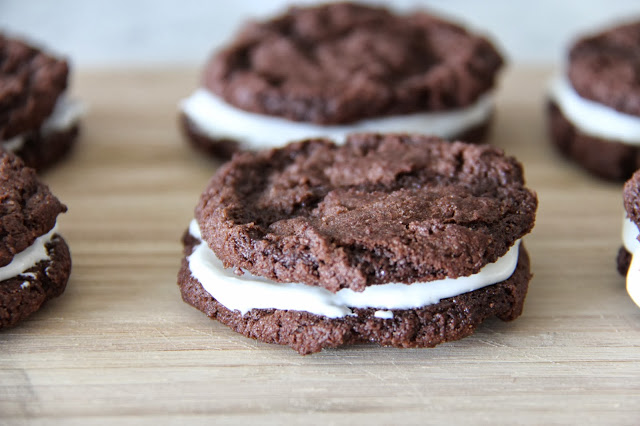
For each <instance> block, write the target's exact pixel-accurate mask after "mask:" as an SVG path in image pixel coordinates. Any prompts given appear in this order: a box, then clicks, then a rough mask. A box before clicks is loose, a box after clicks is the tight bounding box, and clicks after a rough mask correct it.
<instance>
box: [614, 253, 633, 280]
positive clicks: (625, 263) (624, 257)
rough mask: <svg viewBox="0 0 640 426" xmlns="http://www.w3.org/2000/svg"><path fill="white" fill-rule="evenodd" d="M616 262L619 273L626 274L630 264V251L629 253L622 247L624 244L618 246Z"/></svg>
mask: <svg viewBox="0 0 640 426" xmlns="http://www.w3.org/2000/svg"><path fill="white" fill-rule="evenodd" d="M616 263H617V266H618V272H620V275H622V276H626V275H627V272H628V271H629V265H631V253H629V252H628V251H627V249H626V248H624V246H622V247H620V250H618V257H617V259H616Z"/></svg>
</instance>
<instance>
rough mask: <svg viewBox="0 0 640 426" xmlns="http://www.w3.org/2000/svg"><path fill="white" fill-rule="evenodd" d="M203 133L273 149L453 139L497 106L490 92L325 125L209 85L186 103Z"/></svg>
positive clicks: (183, 106) (186, 110)
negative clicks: (371, 136)
mask: <svg viewBox="0 0 640 426" xmlns="http://www.w3.org/2000/svg"><path fill="white" fill-rule="evenodd" d="M180 108H181V110H182V112H183V113H184V114H185V115H186V116H187V117H188V118H189V119H190V120H191V121H192V122H193V123H194V124H195V126H196V127H197V129H198V131H199V132H201V133H202V134H204V135H205V136H208V137H210V138H220V139H221V138H228V139H233V140H237V141H240V142H241V143H243V144H244V145H245V146H246V147H248V148H253V149H257V148H273V147H278V146H282V145H283V144H284V143H286V142H288V141H292V140H299V139H307V138H314V137H328V138H331V139H333V140H335V141H336V142H337V143H343V142H344V140H345V139H346V136H347V135H348V134H349V133H358V132H371V131H376V132H402V133H428V134H432V135H435V136H440V137H444V138H449V137H453V136H456V135H458V134H460V133H462V132H463V131H465V130H467V129H470V128H472V127H474V126H476V125H479V124H481V123H483V122H484V121H486V120H487V119H488V117H489V116H490V115H491V111H492V109H493V98H492V96H491V95H490V94H487V95H484V96H482V97H481V98H480V99H478V101H476V102H475V103H474V104H472V105H470V106H469V107H466V108H461V109H456V110H451V111H446V112H433V113H417V114H406V115H398V116H392V117H384V118H378V119H370V120H363V121H359V122H357V123H354V124H351V125H339V126H337V125H331V126H321V125H316V124H309V123H301V122H296V121H289V120H285V119H283V118H279V117H272V116H268V115H262V114H255V113H252V112H247V111H243V110H241V109H239V108H236V107H233V106H231V105H229V104H227V103H226V102H225V101H224V100H223V99H221V98H219V97H217V96H215V95H214V94H212V93H211V92H209V91H208V90H206V89H203V88H200V89H198V90H196V91H195V92H194V93H193V94H192V95H191V96H190V97H188V98H187V99H184V100H183V101H182V102H181V103H180Z"/></svg>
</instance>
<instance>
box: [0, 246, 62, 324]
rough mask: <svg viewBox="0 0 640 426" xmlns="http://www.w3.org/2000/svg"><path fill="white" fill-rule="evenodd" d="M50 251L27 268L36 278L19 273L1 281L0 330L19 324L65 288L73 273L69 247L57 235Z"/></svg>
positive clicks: (49, 247) (48, 247)
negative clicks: (47, 255)
mask: <svg viewBox="0 0 640 426" xmlns="http://www.w3.org/2000/svg"><path fill="white" fill-rule="evenodd" d="M47 252H48V253H49V257H50V259H49V260H43V261H40V262H39V263H38V264H37V265H35V266H34V267H32V268H30V269H29V270H27V271H25V272H28V273H31V274H34V275H35V277H32V276H24V275H19V276H17V277H15V278H10V279H7V280H4V281H0V329H2V328H6V327H11V326H14V325H16V324H17V323H18V322H20V321H22V320H24V319H25V318H27V317H28V316H29V315H31V314H33V313H34V312H36V311H37V310H38V309H40V308H41V307H42V305H43V304H44V303H45V302H47V301H48V300H50V299H53V298H54V297H58V296H60V295H61V294H62V292H63V291H64V289H65V287H66V285H67V281H68V279H69V274H70V273H71V255H70V254H69V247H68V246H67V244H66V243H65V241H64V240H63V239H62V237H60V236H59V235H57V234H55V235H54V236H53V239H52V240H51V242H50V243H49V244H47Z"/></svg>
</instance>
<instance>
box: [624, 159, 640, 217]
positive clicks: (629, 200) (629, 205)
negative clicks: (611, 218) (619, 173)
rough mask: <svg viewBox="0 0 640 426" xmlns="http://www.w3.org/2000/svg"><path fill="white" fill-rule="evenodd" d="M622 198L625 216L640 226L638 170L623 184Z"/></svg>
mask: <svg viewBox="0 0 640 426" xmlns="http://www.w3.org/2000/svg"><path fill="white" fill-rule="evenodd" d="M623 200H624V208H625V210H626V211H627V216H629V219H631V221H632V222H633V223H635V224H636V226H638V227H640V170H638V171H636V172H635V173H634V174H633V176H631V178H630V179H629V180H628V181H627V182H626V183H625V184H624V191H623Z"/></svg>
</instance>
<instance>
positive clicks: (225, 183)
mask: <svg viewBox="0 0 640 426" xmlns="http://www.w3.org/2000/svg"><path fill="white" fill-rule="evenodd" d="M536 208H537V199H536V196H535V194H534V193H533V192H531V191H529V190H528V189H527V188H525V187H524V179H523V175H522V168H521V166H520V164H519V163H518V162H517V161H516V160H515V159H513V158H511V157H507V156H505V155H504V154H503V153H502V152H501V151H500V150H499V149H497V148H493V147H489V146H474V145H470V144H464V143H461V142H455V143H450V142H445V141H443V140H441V139H438V138H431V137H426V136H418V135H393V134H390V135H378V134H359V135H351V136H350V137H349V138H348V139H347V141H346V144H345V145H344V146H336V145H334V144H333V143H332V142H330V141H328V140H325V139H315V140H308V141H303V142H299V143H294V144H291V145H288V146H286V147H284V148H281V149H274V150H269V151H262V152H256V153H249V152H247V153H242V154H240V155H236V156H235V157H234V158H233V159H232V160H231V161H230V162H228V163H227V164H225V165H224V166H223V167H222V168H221V169H219V171H218V172H217V173H216V174H215V175H214V177H213V178H212V180H211V182H210V183H209V186H208V187H207V189H206V190H205V192H204V193H203V195H202V197H201V200H200V203H199V205H198V207H197V208H196V219H197V220H198V223H199V225H200V229H201V232H202V235H203V239H204V240H205V241H206V242H207V243H208V245H209V246H210V247H211V248H212V249H213V251H214V252H215V253H216V254H217V255H218V257H219V258H220V259H221V260H222V261H223V262H224V264H225V266H227V267H228V266H233V267H236V268H244V269H246V270H248V271H250V272H252V273H253V274H256V275H260V276H264V277H266V278H269V279H272V280H276V281H283V282H286V281H295V282H303V283H306V284H308V285H315V286H321V287H325V288H327V289H329V290H331V291H334V292H335V291H338V290H339V289H341V288H351V289H353V290H356V291H362V290H363V289H364V288H365V287H366V286H369V285H374V284H382V283H388V282H402V283H411V282H415V281H430V280H436V279H442V278H446V277H450V278H454V277H459V276H466V275H470V274H473V273H476V272H478V271H479V270H480V269H481V268H482V267H483V266H484V265H486V264H487V263H491V262H494V261H496V260H497V259H498V258H499V257H500V256H502V255H504V254H505V253H506V252H507V250H508V249H509V247H510V246H512V245H513V243H514V242H515V241H516V240H517V239H518V238H520V237H522V236H523V235H525V234H526V233H528V232H529V231H530V230H531V228H532V227H533V223H534V219H535V211H536Z"/></svg>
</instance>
